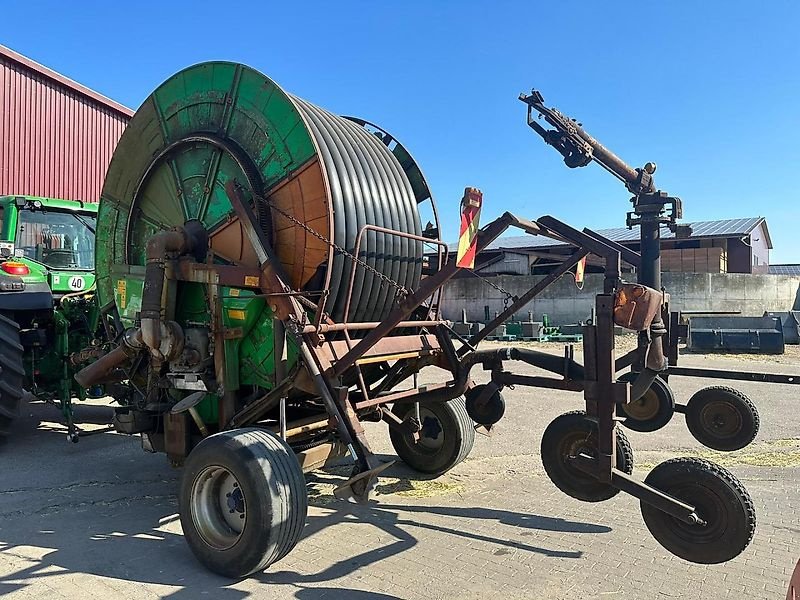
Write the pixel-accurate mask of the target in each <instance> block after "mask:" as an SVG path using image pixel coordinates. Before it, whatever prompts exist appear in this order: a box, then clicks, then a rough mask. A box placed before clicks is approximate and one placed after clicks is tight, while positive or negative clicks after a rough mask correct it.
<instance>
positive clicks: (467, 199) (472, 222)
mask: <svg viewBox="0 0 800 600" xmlns="http://www.w3.org/2000/svg"><path fill="white" fill-rule="evenodd" d="M482 204H483V193H482V192H481V191H480V190H479V189H477V188H469V187H468V188H466V189H465V190H464V197H463V198H462V199H461V233H459V236H458V255H457V256H456V266H457V267H458V268H459V269H472V268H474V267H475V254H476V251H477V246H478V227H479V225H478V222H479V220H480V216H481V205H482Z"/></svg>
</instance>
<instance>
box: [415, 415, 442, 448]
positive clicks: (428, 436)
mask: <svg viewBox="0 0 800 600" xmlns="http://www.w3.org/2000/svg"><path fill="white" fill-rule="evenodd" d="M419 443H420V444H422V445H423V446H425V447H427V448H438V447H440V446H441V445H442V444H443V443H444V439H443V436H442V424H441V423H439V419H437V418H436V417H433V416H430V415H427V416H424V417H422V428H421V429H420V431H419Z"/></svg>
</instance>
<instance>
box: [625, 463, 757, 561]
mask: <svg viewBox="0 0 800 600" xmlns="http://www.w3.org/2000/svg"><path fill="white" fill-rule="evenodd" d="M645 483H647V484H648V485H650V486H652V487H654V488H656V489H658V490H661V491H662V492H665V493H667V494H669V495H670V496H674V497H675V498H677V499H678V500H681V501H683V502H686V503H687V504H691V505H692V506H694V507H695V512H696V514H697V516H698V517H700V518H701V519H702V520H703V521H705V522H706V523H705V524H697V525H692V524H689V523H686V522H684V521H681V520H680V519H676V518H675V517H672V516H670V515H668V514H667V513H665V512H662V511H660V510H659V509H657V508H655V507H654V506H652V505H650V504H645V503H644V502H642V503H641V508H642V517H643V518H644V523H645V525H647V528H648V529H649V530H650V533H652V534H653V537H654V538H656V540H657V541H658V543H659V544H661V545H662V546H664V548H666V549H667V550H669V551H670V552H672V553H673V554H674V555H676V556H679V557H680V558H682V559H684V560H688V561H690V562H694V563H702V564H716V563H721V562H725V561H728V560H731V559H732V558H734V557H736V556H738V555H739V554H741V553H742V552H743V551H744V549H745V548H747V545H748V544H749V543H750V540H752V539H753V534H754V533H755V530H756V512H755V508H754V507H753V501H752V499H751V498H750V495H749V494H748V493H747V490H746V489H745V488H744V486H743V485H742V484H741V483H740V482H739V480H738V479H736V477H734V476H733V474H731V473H730V472H729V471H727V470H726V469H723V468H722V467H720V466H719V465H716V464H714V463H712V462H709V461H707V460H703V459H700V458H673V459H672V460H668V461H666V462H663V463H661V464H660V465H658V466H656V468H655V469H653V470H652V471H651V472H650V474H649V475H648V476H647V478H646V479H645Z"/></svg>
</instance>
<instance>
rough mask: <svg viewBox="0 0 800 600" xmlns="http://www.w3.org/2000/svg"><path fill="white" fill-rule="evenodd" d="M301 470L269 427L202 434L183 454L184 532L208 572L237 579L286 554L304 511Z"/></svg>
mask: <svg viewBox="0 0 800 600" xmlns="http://www.w3.org/2000/svg"><path fill="white" fill-rule="evenodd" d="M307 502H308V501H307V497H306V484H305V478H304V477H303V471H302V470H301V469H300V465H299V463H298V462H297V458H296V457H295V455H294V453H293V452H292V450H291V448H289V446H288V445H287V444H286V442H284V441H283V440H281V439H280V438H278V437H277V436H275V435H273V434H272V433H270V432H267V431H264V430H263V429H256V428H246V429H235V430H232V431H223V432H221V433H217V434H215V435H212V436H209V437H207V438H205V439H204V440H203V441H202V442H200V443H199V444H198V445H197V447H196V448H195V449H194V450H192V452H191V453H190V454H189V456H188V458H187V459H186V464H185V467H184V472H183V477H182V480H181V488H180V500H179V510H180V518H181V525H182V527H183V534H184V535H185V536H186V541H187V542H188V544H189V548H191V550H192V552H193V553H194V555H195V556H196V557H197V559H198V560H199V561H200V562H201V563H203V565H205V566H206V567H207V568H208V569H210V570H211V571H214V572H215V573H218V574H220V575H224V576H226V577H234V578H241V577H246V576H248V575H250V574H251V573H254V572H256V571H261V570H263V569H265V568H267V567H268V566H269V565H271V564H272V563H274V562H275V561H277V560H280V559H281V558H283V557H284V556H286V555H287V554H288V553H289V551H290V550H291V549H292V548H294V546H295V545H296V544H297V542H298V540H299V539H300V534H301V533H302V531H303V526H304V524H305V520H306V514H307V512H308V503H307Z"/></svg>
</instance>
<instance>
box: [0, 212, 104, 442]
mask: <svg viewBox="0 0 800 600" xmlns="http://www.w3.org/2000/svg"><path fill="white" fill-rule="evenodd" d="M96 217H97V205H96V204H87V203H84V202H75V201H70V200H57V199H52V198H38V197H32V196H0V438H2V437H4V436H7V435H8V434H9V433H10V431H11V424H12V422H13V420H14V419H15V418H16V417H18V416H19V412H20V406H21V403H22V401H23V397H24V395H25V391H26V390H27V391H29V392H30V393H31V394H33V395H34V396H35V397H36V398H37V399H40V400H45V401H48V402H53V403H54V404H56V405H57V406H58V407H59V408H60V409H61V411H62V413H63V415H64V419H65V421H66V423H67V427H68V439H69V440H70V441H73V442H77V441H78V431H77V428H76V427H75V423H74V420H73V415H72V399H73V398H79V399H81V400H83V399H85V398H87V396H88V397H100V396H102V395H103V393H102V389H101V388H100V387H98V386H95V387H93V388H92V389H90V390H86V389H83V388H81V387H80V386H79V385H78V384H77V383H76V382H75V380H74V379H73V366H74V363H73V361H74V360H75V358H76V355H80V354H81V353H80V352H78V351H79V350H80V349H84V348H85V349H87V350H84V351H83V354H85V353H86V352H91V351H92V343H93V342H94V340H95V339H96V337H97V336H96V335H95V334H96V333H97V327H98V311H97V304H96V302H95V300H94V293H93V292H94V288H95V275H94V250H95V248H94V246H95V243H94V240H95V221H96ZM84 360H85V359H84Z"/></svg>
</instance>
